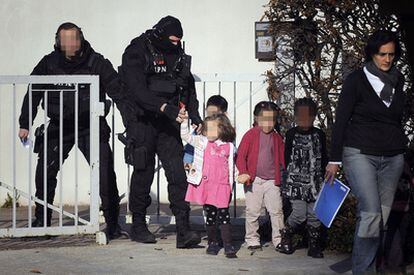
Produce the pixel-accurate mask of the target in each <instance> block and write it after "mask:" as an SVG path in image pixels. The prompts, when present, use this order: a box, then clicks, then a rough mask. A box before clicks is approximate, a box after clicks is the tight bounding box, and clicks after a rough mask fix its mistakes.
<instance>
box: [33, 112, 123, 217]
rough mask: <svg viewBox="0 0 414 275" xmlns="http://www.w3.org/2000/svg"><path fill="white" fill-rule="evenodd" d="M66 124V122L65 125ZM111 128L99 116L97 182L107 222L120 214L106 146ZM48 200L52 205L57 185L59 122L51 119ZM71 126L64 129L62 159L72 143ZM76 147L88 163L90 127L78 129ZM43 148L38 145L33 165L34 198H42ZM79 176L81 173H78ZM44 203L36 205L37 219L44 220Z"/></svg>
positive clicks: (71, 146)
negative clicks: (36, 157) (35, 163)
mask: <svg viewBox="0 0 414 275" xmlns="http://www.w3.org/2000/svg"><path fill="white" fill-rule="evenodd" d="M64 125H65V124H64ZM110 131H111V130H110V128H109V126H108V124H107V123H106V121H105V120H104V119H103V118H101V119H100V137H99V138H100V142H99V144H100V146H99V164H100V169H99V171H100V174H99V177H100V181H99V195H100V197H101V200H102V206H101V209H102V210H103V212H104V215H105V219H106V223H107V224H109V223H118V215H119V193H118V188H117V184H116V175H115V171H114V160H113V157H112V151H111V148H110V146H109V135H110ZM47 133H48V135H47V136H48V138H47V139H48V140H47V159H46V161H47V202H48V203H50V204H52V203H53V200H54V197H55V189H56V185H57V179H56V176H57V174H58V172H59V122H54V121H51V122H50V123H49V125H48V127H47ZM74 136H75V133H74V127H67V126H65V128H64V129H63V141H62V144H63V148H62V153H63V155H62V158H63V161H65V160H66V159H67V157H68V155H69V152H70V150H71V149H72V148H73V146H74V144H75V139H74ZM78 148H79V150H80V151H81V152H82V154H83V155H84V157H85V158H86V160H87V161H88V163H89V156H90V141H89V126H87V127H81V126H79V130H78ZM43 170H44V150H43V143H42V144H41V146H40V152H39V154H38V162H37V167H36V176H35V183H36V197H37V198H39V199H41V200H44V188H43V187H44V183H43V181H44V180H43V179H44V171H43ZM80 176H82V175H80ZM43 211H44V210H43V206H42V205H40V204H36V210H35V215H36V218H38V219H43V213H44V212H43ZM51 214H52V211H51V210H50V209H48V221H50V217H51Z"/></svg>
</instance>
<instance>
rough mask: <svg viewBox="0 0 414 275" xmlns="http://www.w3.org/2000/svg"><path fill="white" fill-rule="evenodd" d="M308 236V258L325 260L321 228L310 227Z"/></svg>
mask: <svg viewBox="0 0 414 275" xmlns="http://www.w3.org/2000/svg"><path fill="white" fill-rule="evenodd" d="M308 234H309V236H308V238H309V248H308V256H311V257H312V258H323V253H322V247H321V226H319V227H313V226H308Z"/></svg>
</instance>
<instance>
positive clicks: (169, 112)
mask: <svg viewBox="0 0 414 275" xmlns="http://www.w3.org/2000/svg"><path fill="white" fill-rule="evenodd" d="M179 112H180V109H179V108H178V107H177V106H174V105H170V104H167V105H166V106H165V108H164V112H163V113H164V114H165V115H166V116H167V117H168V118H169V119H171V120H172V121H175V120H176V119H177V117H178V113H179Z"/></svg>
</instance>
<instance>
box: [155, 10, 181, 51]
mask: <svg viewBox="0 0 414 275" xmlns="http://www.w3.org/2000/svg"><path fill="white" fill-rule="evenodd" d="M172 35H173V36H176V37H178V38H182V37H183V29H182V27H181V22H180V20H178V19H177V18H175V17H172V16H170V15H169V16H166V17H164V18H162V19H161V20H160V21H159V22H158V23H157V24H156V25H155V26H154V27H153V29H152V30H151V35H150V40H151V42H152V43H153V44H154V46H155V47H157V48H158V49H159V50H161V51H162V52H165V53H172V54H174V53H178V52H179V50H180V49H181V42H178V44H177V45H174V44H173V43H171V41H170V39H169V37H170V36H172Z"/></svg>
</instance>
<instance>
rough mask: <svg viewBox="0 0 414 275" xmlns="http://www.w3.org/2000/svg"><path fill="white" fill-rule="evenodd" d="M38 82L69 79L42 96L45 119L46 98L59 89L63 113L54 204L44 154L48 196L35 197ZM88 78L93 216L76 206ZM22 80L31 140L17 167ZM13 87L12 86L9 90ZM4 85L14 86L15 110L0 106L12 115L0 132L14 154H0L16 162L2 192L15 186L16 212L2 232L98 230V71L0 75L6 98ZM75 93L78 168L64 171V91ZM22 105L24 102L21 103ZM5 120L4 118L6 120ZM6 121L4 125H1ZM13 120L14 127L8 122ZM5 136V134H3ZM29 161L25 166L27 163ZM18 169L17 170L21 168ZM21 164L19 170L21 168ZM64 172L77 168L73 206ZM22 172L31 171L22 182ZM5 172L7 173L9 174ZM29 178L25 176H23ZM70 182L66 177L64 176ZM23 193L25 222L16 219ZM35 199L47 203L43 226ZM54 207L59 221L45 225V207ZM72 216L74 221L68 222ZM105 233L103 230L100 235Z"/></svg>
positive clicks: (0, 87) (40, 233)
mask: <svg viewBox="0 0 414 275" xmlns="http://www.w3.org/2000/svg"><path fill="white" fill-rule="evenodd" d="M34 84H52V85H53V84H59V85H66V86H68V87H72V88H68V89H61V90H42V92H43V93H44V95H43V102H44V103H45V104H44V109H45V110H44V114H43V122H44V123H45V125H46V123H47V122H48V117H47V116H46V113H47V108H48V106H47V105H48V104H47V100H48V96H47V95H48V93H59V99H60V100H59V108H60V118H59V126H60V127H59V144H60V146H59V167H60V172H59V174H58V179H57V181H58V186H57V188H58V190H59V194H57V196H56V197H57V200H56V201H57V203H55V204H54V205H51V204H48V203H47V195H46V194H47V165H46V159H47V157H45V163H44V164H45V165H44V177H43V178H44V183H43V184H44V185H43V186H44V194H45V195H44V199H40V198H36V197H35V196H34V188H33V185H34V179H33V178H34V177H33V166H34V165H33V160H34V153H33V142H30V141H33V140H34V133H33V128H32V122H33V117H32V112H31V109H32V95H33V92H34V91H35V89H34V88H33V85H34ZM80 84H82V85H83V84H86V85H90V89H89V91H90V132H89V135H90V139H89V140H90V166H89V172H90V189H89V192H90V196H89V215H88V216H89V217H87V218H86V217H82V218H81V217H80V216H79V207H78V182H79V173H78V148H77V147H78V146H77V145H78V123H79V122H78V111H79V110H78V109H79V101H78V94H79V85H80ZM19 85H20V87H21V86H24V87H25V88H26V87H27V86H28V88H27V93H28V96H29V142H28V144H27V147H28V152H27V153H26V154H27V156H23V158H26V162H27V167H28V169H19V167H20V165H22V163H21V162H19V163H17V158H19V160H21V158H22V156H21V155H20V154H19V156H17V153H18V152H17V150H20V149H19V148H18V147H17V146H18V144H19V143H20V142H19V141H18V137H17V133H18V128H17V115H16V104H17V102H16V97H17V90H18V87H19ZM10 89H11V90H10ZM6 90H9V91H11V92H12V96H11V97H12V102H11V105H12V106H11V110H12V114H11V115H10V114H9V113H7V112H5V111H4V110H0V117H1V116H2V118H3V119H2V120H1V121H2V122H3V123H4V122H5V121H7V120H9V122H8V123H7V125H9V128H8V129H6V128H7V125H0V132H3V135H0V144H2V145H4V146H6V147H7V146H10V148H11V150H9V151H11V152H10V154H4V153H3V154H2V156H1V159H0V161H2V162H4V161H6V160H7V161H9V160H10V167H11V168H12V171H11V173H8V175H9V177H8V178H7V176H6V175H4V174H5V173H4V174H3V175H2V174H0V192H4V191H6V192H7V191H9V192H11V194H12V195H11V197H12V208H11V210H12V215H11V222H9V223H8V226H7V225H6V226H0V238H2V237H26V236H44V235H63V234H97V233H98V232H99V117H100V116H103V115H104V104H103V103H102V102H99V77H98V76H89V75H59V76H0V95H1V97H2V98H6V95H5V94H4V93H6ZM38 91H39V90H38ZM64 93H72V94H73V96H74V101H75V107H74V111H75V113H74V117H75V121H74V125H75V128H74V129H75V130H74V131H75V136H74V142H75V145H74V148H75V150H74V154H75V168H74V171H70V172H67V171H63V168H62V164H63V160H62V158H63V156H62V150H63V149H62V142H63V141H62V139H63V130H62V126H63V94H64ZM8 97H10V95H8ZM19 106H20V103H19ZM4 124H6V123H4ZM3 126H6V127H3ZM10 126H11V127H10ZM45 135H46V136H45V138H44V146H43V150H45V151H44V152H45V155H46V156H47V154H46V150H47V142H48V140H47V131H45ZM3 137H6V138H3ZM25 167H26V166H25ZM18 169H19V171H17V170H18ZM20 170H21V171H20ZM63 172H65V173H74V177H75V179H74V182H73V186H71V187H70V188H73V189H74V193H75V205H74V206H73V207H72V208H71V209H70V210H65V209H64V206H63V202H62V192H63ZM22 173H27V177H26V178H25V180H24V181H23V185H22V183H21V182H20V181H19V185H20V186H19V187H17V185H18V184H17V180H16V179H17V176H20V175H21V174H22ZM5 178H7V179H5ZM26 180H27V182H25V181H26ZM65 185H66V186H67V183H66V182H65ZM18 197H20V198H21V199H25V200H27V202H28V203H27V204H28V208H27V222H24V223H22V222H19V224H17V222H16V219H17V216H16V213H17V212H16V210H17V207H16V198H18ZM33 203H38V204H41V205H43V206H45V205H47V207H43V208H44V226H43V227H32V216H33V215H32V207H31V206H32V205H33ZM47 209H51V210H52V211H54V212H57V213H58V214H59V222H58V223H57V224H52V225H51V226H47V223H46V216H47V215H46V211H47ZM64 219H65V221H66V220H67V219H69V220H70V221H71V222H69V223H65V224H64ZM98 236H99V238H100V239H101V237H102V234H99V235H97V237H98Z"/></svg>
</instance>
